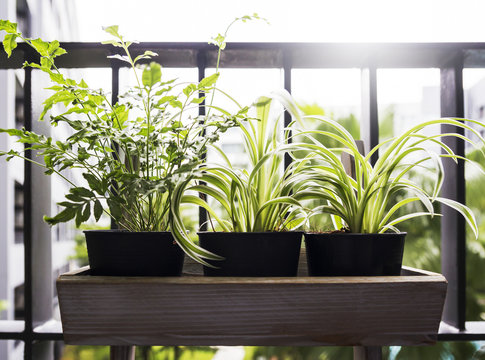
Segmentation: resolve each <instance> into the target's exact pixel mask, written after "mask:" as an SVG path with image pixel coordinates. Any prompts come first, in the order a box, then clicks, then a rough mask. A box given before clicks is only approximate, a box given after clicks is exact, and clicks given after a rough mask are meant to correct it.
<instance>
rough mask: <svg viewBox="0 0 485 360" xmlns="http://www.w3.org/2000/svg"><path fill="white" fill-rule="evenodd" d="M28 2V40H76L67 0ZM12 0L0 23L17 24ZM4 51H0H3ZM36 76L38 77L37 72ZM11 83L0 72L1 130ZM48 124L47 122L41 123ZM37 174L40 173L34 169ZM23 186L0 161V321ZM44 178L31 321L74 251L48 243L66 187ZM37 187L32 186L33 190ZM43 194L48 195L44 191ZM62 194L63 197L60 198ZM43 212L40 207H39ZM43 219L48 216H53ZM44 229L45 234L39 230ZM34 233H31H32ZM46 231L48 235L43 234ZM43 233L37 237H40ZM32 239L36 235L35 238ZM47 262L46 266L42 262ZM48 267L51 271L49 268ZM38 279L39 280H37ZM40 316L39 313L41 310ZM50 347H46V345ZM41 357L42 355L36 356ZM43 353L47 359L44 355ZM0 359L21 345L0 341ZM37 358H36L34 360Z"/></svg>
mask: <svg viewBox="0 0 485 360" xmlns="http://www.w3.org/2000/svg"><path fill="white" fill-rule="evenodd" d="M27 4H28V7H29V10H30V13H31V36H32V37H41V38H44V39H46V40H53V39H59V40H61V41H75V40H77V39H78V36H77V34H78V32H77V21H76V20H75V6H76V4H75V2H74V1H72V0H62V1H60V0H27ZM16 7H17V4H16V0H0V19H8V20H10V21H15V22H16ZM2 38H3V35H0V41H1V40H2ZM2 51H3V49H2ZM39 75H40V74H39ZM39 75H38V74H35V76H33V81H37V83H34V82H33V89H34V91H36V90H35V89H36V87H35V86H36V85H37V86H38V85H40V83H39V82H38V80H37V79H38V76H39ZM16 81H19V82H20V83H21V84H23V71H22V70H19V71H13V70H9V71H6V70H0V127H1V128H13V127H15V86H16ZM44 95H45V92H43V93H42V94H41V95H40V96H41V97H42V98H41V97H39V94H38V93H34V94H33V97H34V106H37V107H38V106H40V103H41V101H42V100H43V97H44ZM33 110H34V111H33V119H32V121H33V122H34V128H35V127H36V126H37V125H38V124H35V122H37V116H38V114H39V113H40V111H39V109H38V108H34V109H33ZM45 125H47V123H45ZM14 146H16V145H15V144H14V142H13V139H11V138H9V137H8V136H7V135H6V134H0V150H8V149H11V148H12V147H14ZM39 170H40V169H39ZM39 170H37V176H39V178H40V177H42V178H45V176H43V175H42V174H41V172H40V171H39ZM16 180H17V181H18V182H20V183H23V166H22V163H21V162H18V161H17V162H15V161H11V162H9V163H7V162H6V161H5V159H4V158H1V159H0V299H5V300H7V302H8V308H7V310H6V311H3V312H2V313H0V320H13V319H14V289H15V287H17V286H19V285H21V284H23V282H24V273H23V271H24V256H23V255H24V246H23V245H22V244H15V232H14V224H15V219H14V187H15V181H16ZM49 181H50V180H47V179H42V180H41V182H43V183H44V186H47V187H48V188H50V189H56V190H57V191H56V196H53V198H54V199H52V201H51V202H50V204H49V202H48V203H47V204H44V205H45V206H40V205H41V204H39V201H37V204H34V206H33V207H34V209H36V210H34V215H33V222H34V226H35V227H37V228H38V229H39V230H40V231H37V232H36V233H37V235H40V236H41V237H42V241H41V242H44V245H45V244H46V243H47V244H49V246H47V249H48V253H44V254H42V255H41V258H40V257H39V255H38V253H39V250H42V249H35V246H36V244H38V243H39V239H36V242H35V243H36V244H34V250H36V251H35V253H34V259H33V262H34V266H36V265H35V264H36V263H41V264H42V263H44V264H43V266H41V267H42V268H43V271H42V273H41V275H40V276H39V274H38V273H37V274H35V272H36V269H34V277H36V276H37V277H38V278H40V282H38V281H37V282H36V280H35V279H34V290H33V291H34V317H35V318H37V319H40V318H43V317H45V316H46V314H45V313H44V314H40V315H39V314H37V316H36V312H37V313H38V312H39V309H40V308H45V307H46V306H47V307H48V306H52V305H51V304H52V303H53V301H52V298H53V295H54V294H53V288H52V284H53V280H52V279H51V274H52V273H56V271H59V269H61V268H63V267H65V266H66V264H68V257H69V255H70V254H72V252H73V247H74V244H73V242H72V241H59V242H58V241H54V242H53V243H52V247H51V246H50V244H51V238H53V237H52V236H50V235H51V234H53V233H55V229H52V231H51V230H50V229H49V228H47V225H45V224H43V223H42V216H43V215H44V214H45V213H49V210H50V209H51V208H52V209H54V211H56V210H55V208H56V205H55V201H59V200H60V199H59V197H62V195H63V194H64V193H65V191H66V189H67V187H66V186H65V185H63V184H62V185H61V184H59V180H58V179H52V184H51V185H49ZM35 185H36V184H34V186H35ZM47 193H48V192H47ZM61 193H62V194H61ZM42 208H43V209H42ZM48 215H52V212H51V213H50V214H48ZM65 228H66V229H67V230H66V231H65V233H64V234H60V237H62V239H63V240H66V239H71V240H72V238H73V230H72V228H70V227H69V226H67V227H65ZM41 229H44V230H41ZM34 230H35V229H34ZM46 231H47V232H46ZM41 233H42V235H41ZM34 237H35V234H34ZM46 263H47V264H48V266H47V267H46V266H45V264H46ZM51 264H52V268H51ZM42 277H43V278H44V280H42ZM43 281H45V283H50V284H51V286H50V288H49V289H48V291H47V292H45V289H44V288H43V286H42V282H43ZM40 312H42V311H40ZM47 346H48V347H50V345H49V344H47ZM38 350H40V351H34V353H38V354H39V356H42V359H44V358H46V359H47V358H49V359H50V358H51V357H52V349H38ZM40 354H42V355H40ZM46 354H48V355H47V357H46V356H45V355H46ZM0 359H2V360H16V359H19V360H20V359H23V344H22V343H21V342H17V344H15V342H14V341H1V342H0ZM39 359H40V357H39Z"/></svg>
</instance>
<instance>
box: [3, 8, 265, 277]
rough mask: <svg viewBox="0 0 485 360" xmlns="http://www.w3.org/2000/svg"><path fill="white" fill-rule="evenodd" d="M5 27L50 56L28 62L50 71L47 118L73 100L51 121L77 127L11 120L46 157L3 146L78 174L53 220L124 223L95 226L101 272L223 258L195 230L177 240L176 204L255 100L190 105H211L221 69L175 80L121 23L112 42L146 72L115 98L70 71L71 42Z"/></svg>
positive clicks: (169, 270)
mask: <svg viewBox="0 0 485 360" xmlns="http://www.w3.org/2000/svg"><path fill="white" fill-rule="evenodd" d="M256 17H257V15H255V16H253V17H250V16H246V17H243V18H240V19H242V20H243V21H245V20H248V19H251V18H256ZM0 30H4V31H6V33H7V34H6V36H5V39H4V41H3V44H4V49H5V51H6V53H7V55H8V56H10V55H11V52H12V50H13V49H15V47H16V46H17V40H18V39H21V40H23V41H24V42H25V43H27V44H28V45H30V46H31V47H32V48H33V49H35V50H36V51H37V53H38V54H39V56H40V62H39V63H34V62H32V63H27V62H26V63H25V64H24V66H25V67H32V68H34V69H39V70H40V71H42V72H44V73H46V74H47V75H48V76H49V78H50V80H51V82H52V84H53V86H52V87H50V88H49V89H50V90H52V91H53V94H52V96H50V97H49V98H48V99H46V100H45V102H44V109H43V111H42V114H41V120H42V119H43V118H44V117H46V115H47V114H48V112H50V111H51V110H53V109H54V108H56V107H59V108H62V107H64V108H63V109H62V110H61V111H59V112H58V113H57V114H55V115H50V123H51V125H52V126H57V125H58V124H60V123H63V124H65V125H67V126H68V127H69V128H70V130H71V134H70V136H69V137H67V138H66V139H63V140H61V141H54V140H53V139H52V138H51V137H47V136H44V135H42V134H36V133H34V132H31V131H28V130H26V129H1V130H0V131H1V132H5V133H7V134H9V135H11V136H16V137H18V140H17V141H18V142H20V143H24V144H27V145H28V147H27V149H32V150H36V151H37V152H38V156H40V157H42V158H43V161H40V160H39V161H37V160H36V159H35V158H33V159H30V158H26V157H25V156H24V154H23V153H22V152H18V151H15V150H10V151H6V152H1V153H0V155H4V156H6V158H7V160H9V159H11V158H13V157H18V158H22V159H24V160H26V161H30V162H32V163H34V164H36V165H39V166H42V167H44V168H45V169H46V171H45V173H46V174H47V175H51V174H57V175H59V176H60V177H61V178H62V179H64V180H65V181H66V182H67V183H68V184H69V186H70V189H69V193H68V194H67V195H66V200H65V201H63V202H61V203H59V205H60V206H62V207H63V210H62V211H61V212H59V213H58V214H57V215H55V216H53V217H45V221H47V222H48V223H49V224H51V225H54V224H57V223H60V222H66V221H69V220H72V219H75V222H76V224H77V225H80V224H81V223H83V222H85V221H87V220H88V219H89V218H90V216H91V215H93V216H94V218H95V219H96V220H99V218H100V217H101V215H102V214H103V213H106V214H108V215H109V216H110V217H111V218H112V219H113V220H114V222H115V223H116V224H117V225H118V226H119V228H120V230H112V231H86V232H85V233H86V238H87V245H88V254H89V261H90V266H91V272H92V273H93V274H102V275H180V273H181V270H182V264H183V253H184V252H185V253H186V254H187V255H188V256H190V257H192V258H194V259H196V260H198V261H201V259H218V258H219V257H217V256H216V255H214V254H212V253H210V252H209V251H207V250H205V249H203V248H201V247H199V246H197V245H196V244H194V243H193V242H191V241H190V240H189V239H187V238H184V237H180V236H179V237H176V238H175V241H174V238H173V236H172V235H171V233H170V232H169V231H170V224H171V221H172V220H171V217H172V213H171V208H173V207H177V206H178V205H177V204H174V203H173V197H172V192H173V190H174V189H175V188H176V186H177V184H178V183H179V182H183V181H185V179H187V178H190V177H192V176H193V175H194V173H195V172H196V171H197V168H198V166H199V165H200V163H201V161H202V159H201V157H200V156H199V155H200V154H201V153H203V152H204V151H205V149H206V147H207V145H209V144H211V143H213V142H215V141H216V140H217V139H218V137H219V135H220V133H222V132H224V131H225V130H226V129H227V128H229V127H231V126H235V125H236V124H237V121H238V120H240V119H242V118H244V117H245V116H246V111H247V108H239V111H238V112H237V113H235V114H230V113H229V112H226V111H225V110H223V109H219V108H213V107H212V109H213V110H212V112H211V114H210V115H207V116H196V117H194V116H190V115H187V112H188V111H189V110H190V109H193V108H197V107H198V106H203V105H201V103H202V102H203V101H204V99H205V97H206V96H208V95H210V94H211V92H213V91H214V89H215V84H216V81H217V79H218V77H219V73H218V72H217V71H216V73H215V74H213V75H211V76H208V77H206V78H204V79H202V80H201V81H200V82H199V83H183V82H177V81H176V80H175V79H171V80H165V79H163V78H162V68H161V66H160V65H159V64H157V63H155V62H149V63H148V61H150V59H151V58H152V57H154V56H156V54H155V53H153V52H151V51H145V52H144V53H142V54H139V55H137V56H134V55H132V53H131V52H130V46H131V45H132V42H130V41H126V40H125V39H124V38H123V37H122V36H121V35H120V34H119V33H118V26H110V27H106V28H104V30H105V31H106V32H107V33H108V34H110V35H111V36H112V37H113V40H109V41H106V42H104V44H110V45H112V46H113V49H115V50H116V49H119V50H120V53H119V54H116V55H113V56H111V57H113V58H116V59H118V60H119V61H122V62H123V63H127V66H129V67H130V68H131V69H132V71H133V74H134V77H135V79H136V83H135V85H134V86H131V87H130V88H129V89H128V91H127V92H126V93H125V94H124V95H123V96H121V97H120V99H119V101H118V102H116V103H111V102H110V100H109V99H108V94H107V93H106V92H105V91H103V90H102V89H92V88H90V87H88V85H87V84H86V83H85V81H84V80H80V81H77V80H73V79H70V78H68V77H67V76H66V75H63V74H62V73H61V72H60V71H59V69H58V68H57V67H56V65H55V62H54V59H55V58H56V57H57V56H60V55H62V54H64V53H66V51H65V50H64V49H62V48H61V47H60V46H59V42H58V41H51V42H45V41H43V40H41V39H30V38H26V37H24V36H23V35H22V34H21V33H20V32H19V31H18V30H17V25H16V24H15V23H11V22H9V21H7V20H1V21H0ZM215 43H216V45H218V46H219V56H220V52H221V50H222V48H223V46H222V45H224V38H220V36H219V37H218V38H216V39H215ZM199 94H200V96H199ZM202 95H203V96H202ZM206 106H208V107H210V104H209V105H206ZM69 169H78V170H79V171H81V172H82V176H83V177H84V179H85V184H82V185H79V184H75V183H73V182H72V181H71V180H70V179H69V178H68V177H67V176H65V172H66V171H67V170H69ZM182 250H183V251H182Z"/></svg>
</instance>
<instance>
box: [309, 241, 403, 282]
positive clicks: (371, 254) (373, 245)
mask: <svg viewBox="0 0 485 360" xmlns="http://www.w3.org/2000/svg"><path fill="white" fill-rule="evenodd" d="M405 236H406V233H398V234H394V233H386V234H352V233H343V232H342V233H306V234H305V246H306V253H307V261H308V274H309V275H310V276H386V275H389V276H394V275H400V273H401V266H402V257H403V252H404V238H405Z"/></svg>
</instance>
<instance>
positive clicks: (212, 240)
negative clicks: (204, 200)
mask: <svg viewBox="0 0 485 360" xmlns="http://www.w3.org/2000/svg"><path fill="white" fill-rule="evenodd" d="M302 235H303V232H294V231H288V232H256V233H254V232H253V233H241V232H237V233H234V232H199V243H200V246H202V247H203V248H204V249H207V250H209V251H211V252H213V253H215V254H217V255H220V256H223V257H224V260H221V261H213V262H211V264H213V265H214V266H216V267H217V268H210V267H207V266H204V275H206V276H296V274H297V272H298V260H299V257H300V247H301V240H302Z"/></svg>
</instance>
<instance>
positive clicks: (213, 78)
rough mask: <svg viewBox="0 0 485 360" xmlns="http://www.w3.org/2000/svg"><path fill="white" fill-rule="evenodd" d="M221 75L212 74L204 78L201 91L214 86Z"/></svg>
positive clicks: (200, 83) (200, 84)
mask: <svg viewBox="0 0 485 360" xmlns="http://www.w3.org/2000/svg"><path fill="white" fill-rule="evenodd" d="M219 75H220V73H218V72H217V73H215V74H212V75H210V76H207V77H205V78H203V79H202V80H201V81H200V82H199V89H203V88H208V87H211V86H212V85H214V84H215V83H216V82H217V79H219Z"/></svg>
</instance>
